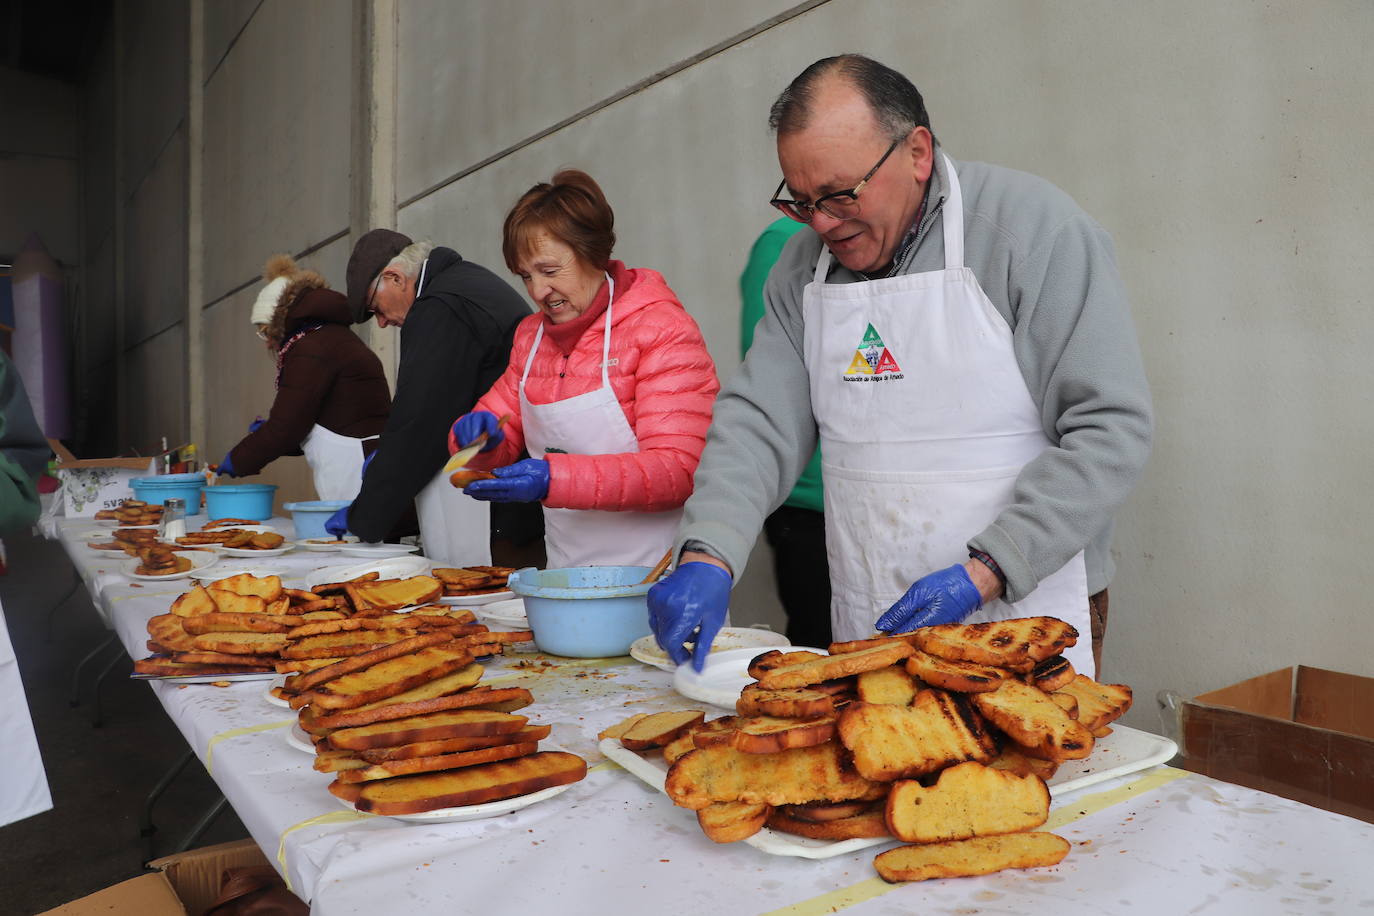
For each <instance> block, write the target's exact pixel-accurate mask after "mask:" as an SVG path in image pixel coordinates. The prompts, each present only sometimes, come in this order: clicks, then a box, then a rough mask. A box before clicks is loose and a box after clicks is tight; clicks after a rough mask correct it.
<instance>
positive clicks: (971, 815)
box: [621, 617, 1131, 881]
mask: <svg viewBox="0 0 1374 916" xmlns="http://www.w3.org/2000/svg"><path fill="white" fill-rule="evenodd" d="M1077 637H1078V634H1077V631H1076V630H1074V628H1073V627H1071V626H1069V625H1068V624H1066V623H1064V622H1063V621H1060V620H1057V619H1055V618H1052V617H1031V618H1020V619H1016V620H1008V621H1000V622H996V623H985V624H972V625H949V626H936V627H926V628H924V629H921V630H917V631H915V632H912V633H906V634H901V635H899V636H879V637H875V638H873V639H868V640H859V641H856V642H850V643H836V644H833V645H832V646H831V647H830V653H831V654H829V655H821V654H819V653H814V652H805V651H799V652H798V651H794V652H788V651H782V650H774V651H771V652H768V653H765V654H763V655H761V656H759V657H757V658H755V659H754V661H753V663H752V664H751V666H750V669H749V671H750V674H751V675H752V676H753V677H755V678H756V679H757V680H756V681H755V682H754V683H752V684H750V685H748V686H746V687H745V688H744V689H743V690H742V691H741V694H740V698H739V701H738V703H737V705H736V711H737V713H738V714H737V715H735V716H728V717H725V718H721V719H716V720H713V721H704V720H702V719H696V718H689V719H687V720H681V719H679V720H673V721H668V720H663V721H658V722H655V721H652V717H651V719H648V720H640V721H631V722H627V723H623V725H624V727H625V728H626V735H631V737H635V736H638V737H637V738H636V742H637V743H633V744H632V743H630V742H627V741H626V740H625V737H621V743H622V744H625V746H627V747H632V748H634V749H636V750H642V749H644V748H646V747H654V746H658V745H661V746H662V747H663V756H664V759H665V760H667V761H668V762H669V763H670V764H671V766H670V768H669V771H668V775H667V779H666V783H665V789H666V791H667V793H668V796H669V797H670V798H671V799H672V800H673V802H674V803H675V804H677V805H680V806H682V807H686V808H690V809H693V810H695V811H696V812H697V820H698V822H699V823H700V824H701V827H702V829H703V831H704V832H705V833H706V835H707V836H708V837H710V838H711V839H713V840H716V841H717V842H732V841H735V840H740V839H745V838H747V837H749V836H751V835H753V834H754V833H755V832H757V831H758V830H759V829H761V828H762V827H763V826H765V825H766V826H769V827H771V828H773V829H775V830H781V831H784V832H788V833H793V834H797V835H800V836H805V837H811V838H814V839H825V840H840V839H849V838H855V837H884V836H892V837H895V838H897V839H900V840H903V841H906V842H908V843H912V844H915V845H913V846H906V847H901V848H898V849H893V850H890V851H888V852H885V853H882V854H881V855H879V856H878V857H877V859H876V860H875V866H876V868H877V869H878V872H879V874H880V875H881V876H882V877H883V878H884V879H886V880H889V881H916V880H923V879H925V878H930V877H948V876H954V875H973V874H987V873H989V872H992V871H998V870H1001V869H1003V868H1029V867H1034V866H1042V865H1053V864H1056V863H1058V862H1059V861H1060V860H1061V859H1062V858H1063V857H1064V855H1065V854H1067V852H1068V844H1067V843H1066V842H1065V841H1064V840H1062V839H1061V838H1059V837H1057V836H1054V835H1053V834H1047V833H1035V832H1033V831H1034V830H1035V828H1036V827H1039V826H1040V825H1042V824H1043V823H1044V822H1045V821H1046V819H1047V818H1048V816H1049V800H1050V796H1049V791H1048V789H1047V787H1046V785H1045V780H1047V779H1049V778H1050V777H1051V776H1053V775H1054V772H1055V770H1056V768H1057V767H1058V766H1059V764H1060V763H1061V762H1063V761H1065V760H1076V759H1081V758H1083V757H1086V756H1088V755H1089V754H1090V753H1091V752H1092V749H1093V743H1094V741H1095V739H1096V738H1097V737H1102V736H1104V735H1106V734H1108V733H1110V731H1111V729H1110V728H1109V724H1110V723H1111V722H1112V721H1114V720H1115V719H1117V718H1118V717H1120V716H1121V715H1123V714H1124V713H1125V712H1126V710H1127V709H1129V708H1130V705H1131V690H1130V688H1129V687H1126V686H1124V685H1104V684H1098V683H1097V682H1095V681H1093V680H1092V679H1091V678H1088V677H1085V676H1083V675H1081V674H1076V673H1075V672H1074V670H1073V667H1072V665H1070V664H1069V663H1068V661H1067V660H1065V659H1064V658H1063V656H1062V654H1061V653H1062V651H1063V650H1064V649H1066V648H1068V647H1069V646H1072V645H1074V643H1075V642H1076V641H1077ZM678 715H679V716H681V714H678ZM669 726H672V727H671V728H670V727H669ZM632 731H633V734H631V732H632ZM646 735H647V737H649V738H650V740H649V742H648V743H647V744H643V743H638V742H642V740H643V738H644V737H646ZM660 738H661V739H662V740H661V741H660V740H659V739H660Z"/></svg>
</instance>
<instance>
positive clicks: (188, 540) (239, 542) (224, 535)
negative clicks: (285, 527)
mask: <svg viewBox="0 0 1374 916" xmlns="http://www.w3.org/2000/svg"><path fill="white" fill-rule="evenodd" d="M176 541H177V543H178V544H181V545H183V546H185V547H206V546H216V547H234V548H237V549H239V550H276V549H277V548H278V547H280V546H281V545H282V544H284V543H285V542H286V538H284V537H282V536H281V535H280V534H278V533H277V532H275V531H253V530H251V529H245V528H232V527H230V528H215V529H207V528H202V529H201V530H200V531H191V532H188V533H187V534H184V535H182V536H181V537H179V538H177V539H176Z"/></svg>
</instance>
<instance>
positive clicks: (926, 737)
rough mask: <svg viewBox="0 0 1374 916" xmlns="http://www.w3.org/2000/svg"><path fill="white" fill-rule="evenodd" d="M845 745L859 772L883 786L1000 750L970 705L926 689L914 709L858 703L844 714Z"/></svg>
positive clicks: (982, 758) (989, 756) (983, 758)
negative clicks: (883, 783) (879, 781)
mask: <svg viewBox="0 0 1374 916" xmlns="http://www.w3.org/2000/svg"><path fill="white" fill-rule="evenodd" d="M840 741H841V742H843V743H844V746H845V747H847V748H849V750H850V752H851V753H852V754H853V755H854V767H855V769H857V770H858V771H859V772H860V773H861V774H863V775H864V776H865V777H867V778H868V779H873V780H881V781H890V780H893V779H909V778H911V777H914V776H921V775H923V774H925V773H933V772H935V771H936V770H941V769H944V768H945V767H947V766H950V765H952V764H955V763H962V762H964V761H965V760H978V761H986V760H990V759H992V756H993V754H994V753H996V750H997V747H996V742H995V741H994V740H993V738H992V735H991V734H990V733H989V732H988V729H987V726H986V724H985V723H984V722H983V719H982V717H980V716H979V715H978V713H977V711H975V710H974V709H973V707H972V706H970V705H969V703H968V700H967V699H966V698H965V697H964V696H963V695H961V694H951V693H945V692H944V691H943V690H922V691H920V692H919V693H917V694H916V699H915V700H914V701H913V702H912V704H911V705H910V706H893V705H891V704H878V703H853V704H851V705H850V706H849V707H848V708H847V709H845V711H844V712H843V713H842V714H841V715H840Z"/></svg>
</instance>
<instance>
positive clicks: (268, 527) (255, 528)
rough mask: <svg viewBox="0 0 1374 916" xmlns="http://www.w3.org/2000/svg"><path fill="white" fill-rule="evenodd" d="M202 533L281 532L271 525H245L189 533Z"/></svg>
mask: <svg viewBox="0 0 1374 916" xmlns="http://www.w3.org/2000/svg"><path fill="white" fill-rule="evenodd" d="M201 531H210V532H214V531H251V532H253V533H254V534H266V533H267V532H269V531H270V532H273V533H277V534H279V533H280V532H278V531H277V529H276V528H273V527H272V526H271V525H247V524H245V525H223V526H221V527H218V528H201V529H200V531H192V532H189V533H190V534H199V533H200V532H201Z"/></svg>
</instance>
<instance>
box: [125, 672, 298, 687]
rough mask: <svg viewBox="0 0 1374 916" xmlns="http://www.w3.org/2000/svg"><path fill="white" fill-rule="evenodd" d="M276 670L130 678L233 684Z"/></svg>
mask: <svg viewBox="0 0 1374 916" xmlns="http://www.w3.org/2000/svg"><path fill="white" fill-rule="evenodd" d="M276 676H277V675H276V672H274V671H254V672H251V673H249V674H188V675H180V676H178V675H175V674H131V675H129V677H130V679H132V680H135V681H175V682H176V683H177V684H213V683H215V682H217V681H228V682H230V683H231V684H232V683H237V682H239V681H265V680H268V679H269V678H274V677H276Z"/></svg>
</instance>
